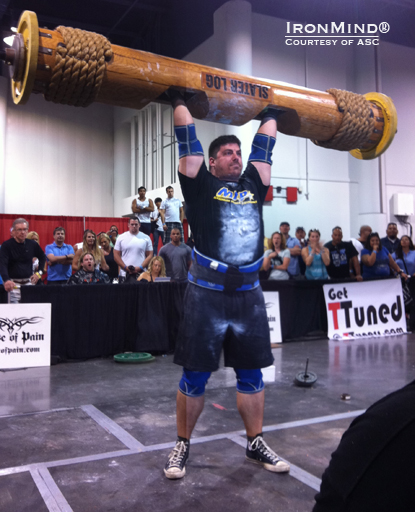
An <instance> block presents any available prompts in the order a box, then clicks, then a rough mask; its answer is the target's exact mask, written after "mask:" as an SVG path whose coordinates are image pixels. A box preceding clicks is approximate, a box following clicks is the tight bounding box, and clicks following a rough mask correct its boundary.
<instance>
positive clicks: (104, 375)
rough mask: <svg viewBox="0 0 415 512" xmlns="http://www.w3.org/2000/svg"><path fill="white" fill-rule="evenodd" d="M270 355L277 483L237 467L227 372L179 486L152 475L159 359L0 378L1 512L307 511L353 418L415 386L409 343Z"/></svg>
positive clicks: (171, 383) (350, 344)
mask: <svg viewBox="0 0 415 512" xmlns="http://www.w3.org/2000/svg"><path fill="white" fill-rule="evenodd" d="M273 353H274V357H275V370H271V371H270V372H269V373H270V382H268V383H267V386H266V404H265V407H266V411H265V427H264V432H265V439H266V440H267V442H268V444H269V445H270V446H271V447H272V448H274V449H275V450H276V451H277V452H278V454H279V455H280V456H281V457H282V458H284V459H286V460H288V461H289V462H290V464H291V472H290V474H283V475H278V474H274V473H270V472H268V471H266V470H264V469H262V468H260V467H258V466H255V465H252V464H249V463H247V462H245V460H244V447H245V438H244V431H243V425H242V421H241V419H240V417H239V415H238V412H237V409H236V401H235V378H234V374H233V370H231V369H225V368H222V369H221V370H220V371H218V372H217V373H215V374H214V375H213V376H212V378H211V380H210V382H209V385H208V389H207V393H206V402H205V409H204V411H203V413H202V416H201V418H200V420H199V422H198V424H197V427H196V430H195V433H194V437H193V441H192V445H191V452H190V459H189V462H188V465H187V475H186V477H185V478H184V479H182V480H179V481H169V480H167V479H166V478H165V477H164V475H163V466H164V464H165V461H166V457H167V455H168V453H169V451H170V449H171V447H172V446H173V445H174V441H175V437H176V434H175V395H176V389H177V383H178V381H179V379H180V375H181V369H180V368H179V367H177V366H175V365H174V364H173V363H172V356H171V355H168V356H157V357H156V360H155V361H154V362H152V363H148V364H142V365H126V364H119V363H115V362H113V361H112V360H93V361H86V362H74V363H65V364H58V365H57V366H52V367H50V368H31V369H23V370H15V371H0V511H1V512H14V511H16V512H25V511H28V512H29V511H30V512H43V511H53V512H57V511H76V512H91V511H99V512H109V511H114V512H122V511H128V512H136V511H152V512H157V511H159V510H160V511H163V512H165V511H166V512H167V511H181V512H184V511H190V512H193V511H196V510H197V511H201V510H202V511H203V510H209V511H212V510H215V511H218V512H222V511H227V512H234V511H238V512H245V511H248V510H249V511H250V512H252V511H253V512H256V511H260V512H267V511H273V512H279V511H284V512H294V511H298V512H305V511H311V509H312V507H313V502H314V495H315V494H316V491H317V490H318V488H319V484H320V478H321V474H322V472H323V470H324V468H325V467H326V466H327V464H328V462H329V460H330V454H331V452H332V451H333V450H334V449H335V448H336V446H337V444H338V442H339V440H340V437H341V435H342V433H343V432H344V431H345V430H346V428H347V427H348V425H349V424H350V422H351V421H352V420H353V418H354V417H356V416H357V415H358V414H360V413H361V412H363V410H364V409H366V408H367V407H368V406H369V405H370V404H372V403H373V402H374V401H376V400H378V399H379V398H381V397H382V396H384V395H386V394H388V393H390V392H392V391H394V390H396V389H398V388H400V387H402V386H404V385H405V384H407V383H409V382H411V381H412V380H414V379H415V335H412V334H409V335H405V336H399V337H389V338H379V339H371V340H366V341H362V340H356V341H350V340H349V341H347V342H344V341H339V342H333V341H327V340H318V341H308V342H295V343H288V344H284V345H281V346H279V347H278V348H275V349H273ZM307 357H308V358H309V359H310V363H309V370H311V371H314V372H316V373H317V375H318V380H317V382H316V384H315V385H314V386H313V387H312V388H307V389H306V388H299V387H296V386H295V385H294V384H293V379H294V377H295V375H296V373H297V372H300V371H302V370H304V365H305V361H306V358H307ZM343 393H348V394H349V395H350V396H351V399H350V400H349V401H344V400H342V399H341V395H342V394H343Z"/></svg>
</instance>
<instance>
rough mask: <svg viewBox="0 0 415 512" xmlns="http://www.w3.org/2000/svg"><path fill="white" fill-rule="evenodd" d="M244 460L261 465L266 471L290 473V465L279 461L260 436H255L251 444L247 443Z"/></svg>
mask: <svg viewBox="0 0 415 512" xmlns="http://www.w3.org/2000/svg"><path fill="white" fill-rule="evenodd" d="M246 459H247V460H249V462H255V463H256V464H261V465H262V466H264V468H265V469H267V470H268V471H274V472H276V473H286V472H287V471H290V465H289V464H287V463H286V462H284V461H283V460H281V459H280V458H279V457H278V455H277V454H276V453H275V452H274V451H273V450H271V448H270V447H269V446H268V445H267V443H266V442H265V441H264V439H263V437H262V436H257V437H256V438H255V439H254V440H253V441H252V443H250V442H249V441H248V446H247V447H246Z"/></svg>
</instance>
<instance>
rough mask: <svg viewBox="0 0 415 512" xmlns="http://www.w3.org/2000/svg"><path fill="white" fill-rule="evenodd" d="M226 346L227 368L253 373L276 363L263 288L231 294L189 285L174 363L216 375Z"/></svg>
mask: <svg viewBox="0 0 415 512" xmlns="http://www.w3.org/2000/svg"><path fill="white" fill-rule="evenodd" d="M222 347H223V350H224V355H225V366H230V367H232V368H240V369H242V370H253V369H257V368H265V367H267V366H270V365H271V364H272V363H273V361H274V358H273V356H272V353H271V341H270V335H269V326H268V320H267V313H266V309H265V302H264V296H263V293H262V289H261V288H260V287H257V288H255V289H254V290H249V291H246V292H233V293H227V292H219V291H215V290H209V289H207V288H201V287H200V286H197V285H194V284H191V283H189V284H188V286H187V289H186V293H185V297H184V311H183V317H182V322H181V325H180V330H179V336H178V340H177V344H176V350H175V354H174V362H175V363H176V364H179V365H180V366H183V367H184V368H187V369H188V370H193V371H200V372H212V371H215V370H217V369H218V368H219V359H220V355H221V352H222Z"/></svg>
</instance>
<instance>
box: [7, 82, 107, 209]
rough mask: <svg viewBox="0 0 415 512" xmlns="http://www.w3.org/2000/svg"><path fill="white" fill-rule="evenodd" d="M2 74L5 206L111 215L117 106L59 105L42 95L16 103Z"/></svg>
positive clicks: (8, 207) (9, 207)
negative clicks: (114, 112) (114, 110)
mask: <svg viewBox="0 0 415 512" xmlns="http://www.w3.org/2000/svg"><path fill="white" fill-rule="evenodd" d="M0 80H1V81H2V87H1V88H0V95H1V100H0V103H1V101H4V98H5V95H6V97H7V109H5V115H6V126H7V129H6V133H5V136H4V137H3V139H2V141H4V143H5V154H4V181H5V190H6V193H5V197H4V205H3V208H2V210H1V211H2V212H3V213H11V214H12V213H16V214H28V213H30V214H38V215H80V216H83V215H86V216H97V217H99V216H102V217H104V216H112V215H113V212H114V204H113V178H114V155H113V108H112V107H108V106H103V105H99V104H94V105H91V106H90V107H88V108H86V109H84V108H74V107H68V106H64V105H55V104H53V103H48V102H46V101H45V100H44V98H43V97H42V96H40V95H39V96H37V95H32V96H31V97H30V99H29V102H28V103H27V104H26V105H24V106H16V105H14V104H13V102H12V100H11V97H10V92H9V86H8V85H7V86H6V87H5V86H4V82H6V83H7V81H6V79H5V78H0ZM2 114H3V110H1V109H0V116H1V115H2ZM0 125H1V123H0ZM0 137H1V134H0ZM0 190H1V187H0Z"/></svg>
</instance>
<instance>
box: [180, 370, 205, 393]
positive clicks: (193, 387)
mask: <svg viewBox="0 0 415 512" xmlns="http://www.w3.org/2000/svg"><path fill="white" fill-rule="evenodd" d="M210 375H211V372H193V371H191V370H186V368H183V375H182V378H181V380H180V383H179V389H180V391H181V392H182V393H183V395H186V396H193V397H197V396H202V395H204V393H205V387H206V384H207V381H208V380H209V377H210Z"/></svg>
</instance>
